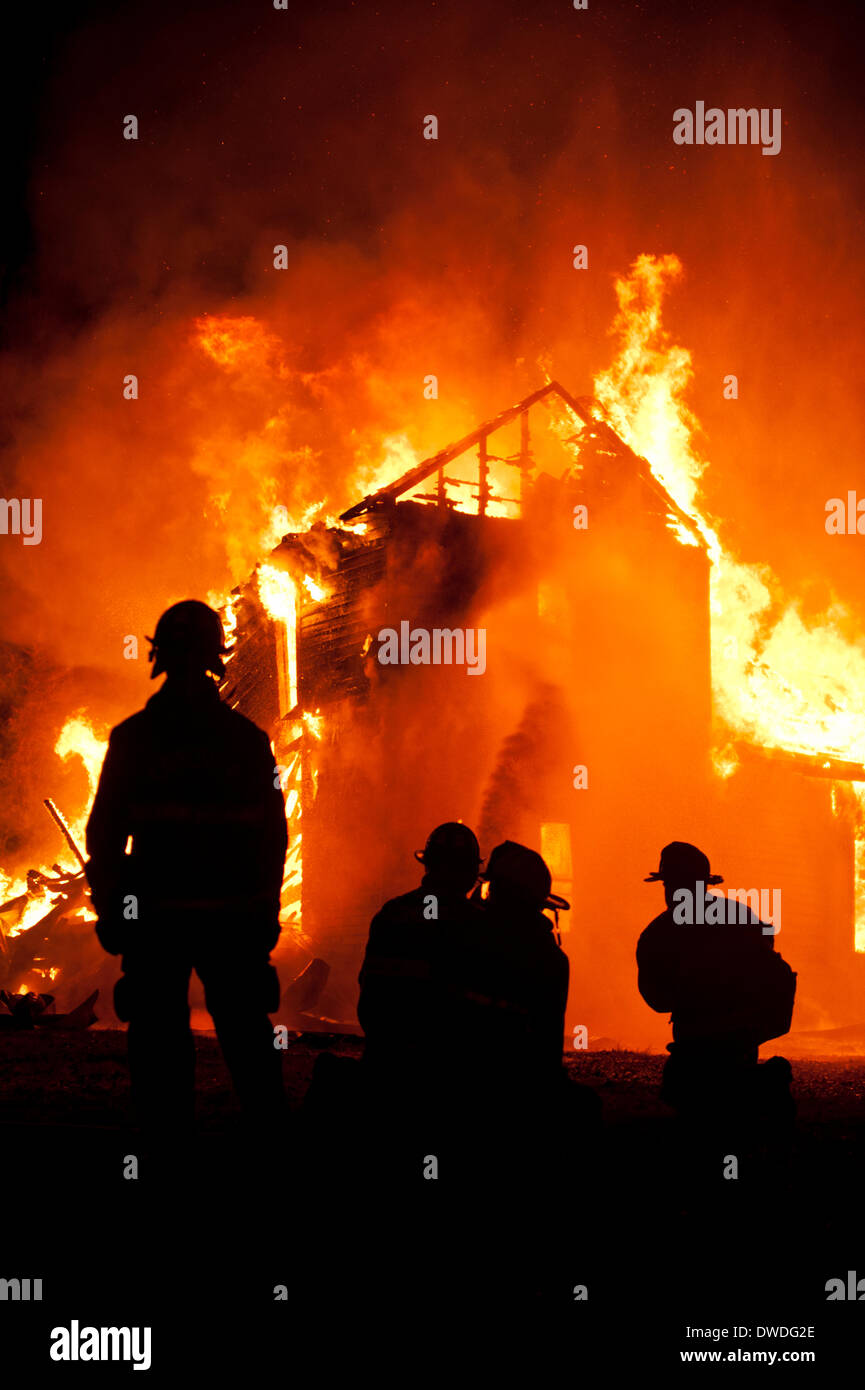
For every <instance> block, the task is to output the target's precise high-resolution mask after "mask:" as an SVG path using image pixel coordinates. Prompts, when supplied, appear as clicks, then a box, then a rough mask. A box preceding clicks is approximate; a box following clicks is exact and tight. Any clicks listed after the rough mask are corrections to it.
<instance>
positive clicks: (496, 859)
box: [481, 840, 570, 911]
mask: <svg viewBox="0 0 865 1390" xmlns="http://www.w3.org/2000/svg"><path fill="white" fill-rule="evenodd" d="M481 877H482V878H485V879H488V880H489V882H490V883H491V884H494V885H499V886H501V887H502V888H504V889H506V890H507V892H508V893H509V894H511V895H512V896H513V897H514V898H516V899H517V900H520V899H522V901H523V902H529V903H531V905H532V906H533V907H538V908H544V907H548V908H554V909H555V910H556V911H562V910H564V911H567V909H568V907H569V906H570V904H569V903H568V902H566V900H565V899H564V898H560V897H558V896H557V895H555V894H553V893H551V892H550V889H551V888H552V886H553V878H552V874H551V873H550V871H549V869H548V868H547V866H546V864H545V862H544V860H543V859H542V858H541V856H540V855H539V854H538V852H537V850H533V849H529V848H528V846H526V845H519V844H517V842H516V840H503V841H502V843H501V844H500V845H496V847H495V849H494V850H493V852H492V854H491V855H490V857H489V859H488V861H487V867H486V871H485V873H483V874H482V875H481Z"/></svg>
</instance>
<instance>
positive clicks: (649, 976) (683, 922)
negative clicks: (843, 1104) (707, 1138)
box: [637, 841, 796, 1128]
mask: <svg viewBox="0 0 865 1390" xmlns="http://www.w3.org/2000/svg"><path fill="white" fill-rule="evenodd" d="M645 881H646V882H647V883H654V882H661V883H663V885H664V897H665V899H666V904H667V906H666V910H665V911H664V912H662V913H661V914H660V916H658V917H656V918H655V919H654V921H652V922H650V923H649V925H648V927H646V929H645V931H644V932H643V933H642V935H641V936H640V939H639V942H638V944H637V967H638V985H639V990H640V993H641V995H642V996H643V998H644V999H645V1001H646V1003H647V1004H648V1005H649V1006H650V1008H652V1009H655V1010H656V1011H657V1012H659V1013H670V1014H671V1015H672V1024H673V1041H672V1043H670V1044H669V1045H668V1048H667V1051H668V1052H669V1053H670V1058H669V1061H668V1062H667V1063H666V1066H665V1068H664V1077H663V1084H662V1090H661V1095H662V1098H663V1099H664V1100H665V1101H667V1102H668V1104H670V1105H672V1106H673V1107H674V1108H675V1109H676V1110H678V1111H680V1113H682V1114H685V1115H687V1116H689V1117H690V1118H692V1119H695V1120H699V1121H702V1122H704V1123H712V1124H715V1123H716V1122H718V1121H720V1122H723V1123H725V1124H727V1125H728V1126H729V1124H730V1122H733V1123H734V1124H737V1125H741V1124H742V1123H744V1124H745V1125H746V1128H748V1127H749V1126H750V1125H752V1124H753V1123H754V1122H755V1121H766V1120H768V1121H769V1122H770V1123H774V1124H775V1125H776V1126H780V1127H782V1128H783V1127H785V1126H789V1124H790V1123H791V1122H792V1118H793V1114H794V1105H793V1101H792V1098H791V1096H790V1080H791V1076H792V1073H791V1068H790V1064H789V1062H787V1060H786V1059H785V1058H783V1057H773V1058H771V1059H770V1060H769V1061H767V1062H765V1063H763V1064H761V1065H760V1066H758V1063H757V1050H758V1048H759V1046H760V1044H761V1043H764V1042H768V1041H769V1040H770V1039H771V1038H778V1037H781V1036H782V1035H783V1034H784V1033H786V1032H788V1030H789V1028H790V1023H791V1019H792V1014H793V1000H794V997H795V993H796V975H795V972H794V971H792V970H791V969H790V967H789V965H788V964H787V963H786V961H785V960H783V959H782V957H781V956H780V955H779V953H778V952H777V951H776V950H775V944H774V932H775V928H774V927H772V926H767V925H766V924H765V923H763V922H761V921H760V919H759V918H758V917H757V916H756V915H755V914H754V913H753V912H751V911H750V909H749V908H747V907H746V906H745V905H744V904H736V921H735V922H731V921H730V913H729V905H730V902H731V901H733V900H728V899H726V898H724V897H720V896H716V895H714V894H708V893H707V892H706V889H707V888H708V887H709V886H712V885H715V884H718V883H722V882H723V879H722V878H721V876H720V874H713V873H711V871H710V865H709V860H708V858H707V857H706V855H705V854H703V853H702V851H701V850H699V849H697V847H696V846H695V845H691V844H687V843H685V842H682V841H674V842H673V843H672V844H669V845H667V846H666V847H665V848H664V849H663V850H662V852H661V860H660V865H659V867H658V869H657V871H656V872H655V873H652V874H650V875H649V877H648V878H647V879H646V880H645Z"/></svg>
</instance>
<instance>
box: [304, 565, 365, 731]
mask: <svg viewBox="0 0 865 1390" xmlns="http://www.w3.org/2000/svg"><path fill="white" fill-rule="evenodd" d="M385 561H386V543H385V541H384V540H383V539H378V540H375V541H372V542H370V543H369V544H368V545H364V546H362V547H359V548H356V549H352V550H344V551H343V553H342V554H341V556H340V560H339V565H338V568H337V569H336V570H335V571H334V572H332V573H330V574H328V575H327V586H328V589H329V590H330V593H329V596H328V598H327V600H326V601H324V602H322V603H313V602H311V601H309V600H306V601H305V602H304V603H303V604H302V606H301V611H300V621H299V623H298V682H299V693H300V703H301V705H302V706H303V707H304V708H306V709H316V708H318V707H319V706H321V705H325V704H327V703H329V702H331V701H333V700H340V699H343V698H344V697H345V696H346V695H355V696H360V695H362V694H363V693H364V692H365V690H366V685H367V682H366V677H365V676H364V671H363V657H362V655H361V652H362V648H363V644H364V641H365V639H366V637H367V634H368V633H369V632H370V626H371V621H372V618H371V614H370V610H369V604H368V599H369V597H370V595H371V593H372V591H373V590H374V589H375V588H376V586H377V585H378V584H379V583H380V581H381V579H382V577H383V575H384V572H385Z"/></svg>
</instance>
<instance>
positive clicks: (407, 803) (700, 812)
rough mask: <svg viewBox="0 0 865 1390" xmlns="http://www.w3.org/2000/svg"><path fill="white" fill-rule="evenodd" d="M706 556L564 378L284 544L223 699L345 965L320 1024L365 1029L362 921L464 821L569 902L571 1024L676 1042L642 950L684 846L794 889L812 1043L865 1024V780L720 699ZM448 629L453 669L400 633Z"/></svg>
mask: <svg viewBox="0 0 865 1390" xmlns="http://www.w3.org/2000/svg"><path fill="white" fill-rule="evenodd" d="M551 408H552V411H553V419H552V420H551V419H550V409H551ZM711 545H712V536H711V533H707V532H706V529H705V528H703V527H702V526H701V525H700V524H699V522H698V521H695V519H694V517H692V516H691V515H689V514H688V513H687V512H686V511H684V510H683V509H682V508H681V507H680V506H679V505H678V504H677V503H676V501H675V500H674V499H673V497H672V496H671V495H670V494H669V492H668V491H667V490H666V489H665V488H664V486H663V485H662V483H661V482H660V481H659V480H658V478H657V476H656V475H655V474H654V473H653V471H652V468H651V466H650V464H649V463H648V462H647V461H646V460H645V459H644V458H642V457H640V456H639V455H638V454H637V453H636V452H635V451H634V450H633V449H631V448H630V447H629V446H628V445H627V444H626V443H625V442H624V440H623V439H622V438H621V437H620V435H619V434H618V433H617V432H616V431H615V430H614V429H613V428H612V427H611V424H610V423H609V421H608V419H607V418H605V413H604V411H603V409H602V408H601V407H600V406H599V405H598V404H597V402H596V401H594V400H591V399H587V398H583V399H575V398H574V397H572V396H571V395H570V394H569V393H568V392H567V391H566V390H565V389H564V387H562V386H561V385H560V384H559V383H558V382H555V381H550V382H549V383H548V384H547V385H545V386H543V387H541V388H540V389H538V390H536V391H535V392H533V393H532V394H531V395H529V396H527V397H526V398H525V399H524V400H522V401H520V402H519V403H518V404H517V405H514V406H512V407H510V408H509V409H507V410H504V411H503V412H502V413H501V414H499V415H497V416H496V417H495V418H493V419H490V420H487V421H486V422H484V423H483V424H481V425H479V426H478V427H477V428H476V429H475V430H473V431H472V432H471V433H469V434H467V435H465V436H464V437H463V438H461V439H460V440H458V441H457V442H456V443H455V444H453V445H451V446H449V447H447V448H445V449H442V450H441V451H440V452H439V453H437V454H435V455H434V456H432V457H430V458H427V459H425V460H424V461H422V462H420V463H418V464H417V465H415V466H413V467H412V468H410V469H409V470H408V471H407V472H405V473H404V474H403V475H402V476H401V477H398V478H396V479H395V480H394V481H393V482H391V483H390V484H388V485H387V486H384V487H381V488H379V489H378V490H377V491H375V492H372V493H370V494H369V495H367V496H365V497H364V498H363V499H362V500H360V501H358V502H357V503H355V504H354V505H353V506H351V507H349V508H348V510H347V511H345V512H344V513H343V515H342V516H341V518H340V519H339V522H338V523H334V524H331V525H325V524H321V523H319V524H316V525H314V526H312V527H311V529H309V530H306V531H303V532H294V533H292V534H289V535H286V536H285V537H284V538H283V540H282V542H281V544H280V545H278V546H277V548H276V549H275V550H274V551H273V553H272V554H271V555H270V557H269V558H268V560H267V561H266V562H264V563H263V564H261V565H260V566H259V568H258V570H257V572H256V574H255V575H254V577H253V579H252V580H251V581H250V582H249V583H248V584H247V585H245V586H242V587H241V588H240V589H238V590H235V591H234V593H233V595H232V598H231V602H230V604H229V608H228V610H227V618H228V620H229V625H230V626H231V627H232V629H233V631H234V642H235V645H234V653H233V656H232V658H231V660H230V662H229V665H228V670H227V674H226V677H225V682H224V692H223V693H224V696H225V698H227V699H228V700H229V701H230V703H232V704H233V705H234V706H235V707H237V708H238V709H240V710H241V711H242V712H243V713H245V714H247V715H248V716H249V717H250V718H252V719H254V720H255V721H256V722H258V723H259V724H261V725H262V726H263V727H265V728H266V729H267V730H268V732H269V733H270V734H271V736H272V738H273V740H274V747H275V750H276V756H277V760H278V765H279V768H280V775H281V778H282V782H283V786H284V789H285V793H286V801H287V812H288V816H289V822H290V829H291V843H290V851H289V860H288V865H287V877H286V885H285V906H284V918H285V920H286V924H287V926H288V928H289V930H288V932H287V933H286V937H287V950H288V952H289V955H290V956H291V957H292V959H293V962H294V964H295V965H296V966H298V967H299V966H300V965H302V964H303V962H304V957H305V958H306V959H307V960H308V959H309V956H310V955H313V956H315V957H319V958H323V959H324V960H326V961H327V962H328V964H329V966H330V969H331V976H330V981H329V985H328V989H329V994H328V995H327V999H328V1009H327V1011H328V1012H329V1013H331V1014H335V1015H336V1016H337V1017H340V1018H342V1019H346V1018H353V1016H354V1014H353V1009H354V1002H355V996H356V989H355V981H356V977H357V970H358V967H359V964H360V959H361V955H362V951H363V945H364V940H365V937H366V932H367V930H368V925H369V921H370V918H371V916H372V914H373V913H374V912H375V911H376V909H377V907H378V906H380V904H381V903H382V902H383V901H384V900H385V899H386V898H388V897H391V896H393V895H394V894H396V893H398V892H402V891H405V890H406V889H407V888H408V887H410V886H412V885H413V884H414V883H415V882H416V881H417V872H418V871H417V867H416V865H415V863H414V860H413V858H412V852H413V851H414V850H415V849H417V848H418V847H419V846H421V845H422V844H423V842H424V839H425V836H426V834H427V833H428V831H429V830H430V828H431V827H432V826H433V825H435V824H437V823H438V822H440V821H443V820H454V819H461V820H464V821H466V822H467V823H468V824H470V825H472V826H473V827H474V828H475V829H476V830H477V833H478V836H479V839H480V842H481V850H482V853H483V854H485V855H486V854H488V853H489V852H490V850H491V849H492V847H493V846H494V845H495V844H496V843H498V842H499V841H500V840H502V839H504V838H511V839H517V840H521V841H523V842H524V843H526V844H528V845H530V846H532V847H533V848H536V849H538V850H540V851H541V853H542V854H543V855H544V857H545V858H546V860H547V862H548V863H549V865H550V867H551V870H552V872H553V877H554V891H555V892H557V893H559V894H561V895H562V896H564V897H565V898H567V899H568V900H569V901H570V902H571V903H572V909H573V910H572V911H571V912H570V913H569V914H563V916H562V918H561V920H560V922H559V929H560V931H561V933H562V944H563V946H564V948H565V949H566V951H567V953H568V955H569V957H570V962H571V992H570V1003H569V1020H568V1027H569V1029H570V1028H571V1027H572V1026H575V1025H577V1024H585V1025H586V1026H587V1027H588V1029H589V1033H590V1035H595V1036H596V1037H597V1036H604V1037H612V1038H615V1039H618V1040H621V1041H627V1042H630V1043H631V1044H634V1043H638V1044H640V1045H652V1044H658V1043H662V1042H663V1041H666V1025H665V1021H664V1020H663V1019H658V1018H654V1017H653V1016H651V1015H649V1013H648V1011H647V1010H646V1009H645V1006H644V1005H643V1004H642V1002H641V1000H640V999H639V997H638V995H637V991H636V984H635V967H634V945H635V941H636V937H637V934H638V932H639V930H640V929H641V927H642V926H643V925H644V924H645V922H646V921H648V920H649V919H650V918H651V917H653V916H654V915H655V914H656V913H657V912H658V911H660V910H661V903H660V901H659V896H658V889H657V888H652V887H649V886H647V885H646V884H645V883H644V879H645V877H646V875H647V874H648V873H649V872H650V871H651V870H653V869H654V868H655V867H656V865H657V858H658V853H659V850H660V847H661V846H662V845H663V844H664V843H666V842H667V841H669V840H671V839H674V838H684V839H690V840H693V841H696V842H697V843H701V844H704V845H705V847H706V848H707V849H708V850H709V852H710V854H711V855H712V858H713V867H716V868H718V869H720V871H721V872H722V873H724V874H725V878H726V882H727V884H728V885H730V886H731V887H733V886H739V887H740V888H741V889H743V890H750V889H755V888H759V887H763V888H771V889H773V890H776V891H777V892H779V893H780V897H779V898H778V903H779V916H778V925H779V927H780V932H781V934H780V937H779V945H780V948H781V949H782V950H783V952H784V955H785V957H786V958H787V959H788V960H789V961H790V962H791V964H792V965H793V966H794V968H796V969H797V970H798V971H799V973H800V987H799V1002H798V1006H797V1015H796V1018H795V1026H798V1027H799V1028H803V1029H819V1028H823V1027H827V1026H829V1025H830V1024H831V1025H835V1026H837V1025H841V1024H844V1023H848V1022H853V1021H855V1020H856V1018H857V1017H858V1016H859V1013H860V1005H859V999H860V997H861V984H862V980H861V975H862V972H861V969H860V968H859V967H860V965H861V959H862V958H861V956H857V954H856V952H855V944H856V943H855V853H854V831H855V827H856V824H857V817H858V814H859V811H858V806H859V803H858V801H857V799H856V798H855V796H854V795H853V793H852V792H851V790H850V785H851V782H853V781H854V780H856V779H861V778H863V777H865V771H863V769H862V768H861V767H859V766H857V765H852V764H849V763H842V762H841V761H840V760H839V759H833V758H827V757H818V756H810V755H807V754H801V755H798V756H796V755H783V754H781V753H780V752H779V751H778V750H775V751H772V750H768V749H766V748H765V747H763V746H761V745H759V744H752V743H751V742H749V741H748V740H744V741H743V740H741V739H739V740H738V741H737V742H736V741H733V737H732V735H731V733H730V732H729V731H728V730H727V729H726V728H725V724H724V719H723V717H722V715H721V714H720V713H719V711H718V710H717V708H716V707H715V704H714V702H713V670H712V664H713V662H712V645H711V620H710V578H711V565H712V556H711V553H710V552H711ZM436 631H437V632H438V633H439V634H444V642H445V646H444V649H443V650H440V651H439V653H438V655H439V658H440V659H439V660H438V661H436V660H435V659H434V658H433V657H430V658H429V659H426V657H425V653H424V646H423V642H422V641H420V640H419V641H418V642H417V644H416V645H415V647H414V655H412V650H411V648H410V647H407V646H406V640H405V639H406V638H407V637H408V636H409V634H426V633H428V634H433V633H434V632H436ZM388 633H393V634H394V635H396V634H400V635H401V637H402V639H403V641H402V644H401V649H400V652H401V659H397V660H393V659H391V657H392V655H393V654H391V657H388V658H387V659H386V658H385V656H384V650H383V648H384V643H385V642H386V640H388V639H387V634H388ZM481 634H482V647H483V654H484V660H483V665H482V666H481V663H480V662H479V661H476V663H475V669H471V666H470V664H467V659H466V660H461V654H462V656H464V657H465V655H466V653H467V652H468V651H470V650H474V651H475V653H477V652H478V651H479V650H480V648H479V647H478V645H477V639H479V638H480V637H481ZM473 639H475V646H474V647H472V645H471V644H472V640H473ZM719 750H724V751H723V752H722V753H719ZM781 903H782V904H783V915H781V908H780V904H781Z"/></svg>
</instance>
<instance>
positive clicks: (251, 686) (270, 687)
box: [220, 584, 279, 735]
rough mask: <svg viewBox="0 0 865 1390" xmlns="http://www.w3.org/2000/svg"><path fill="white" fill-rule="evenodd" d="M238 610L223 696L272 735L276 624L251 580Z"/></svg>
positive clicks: (276, 694) (276, 690)
mask: <svg viewBox="0 0 865 1390" xmlns="http://www.w3.org/2000/svg"><path fill="white" fill-rule="evenodd" d="M236 612H237V631H236V639H235V640H236V646H235V651H234V655H233V656H232V657H231V660H230V661H229V663H228V666H227V669H226V672H225V677H224V678H223V680H222V682H221V686H220V690H221V693H222V698H223V699H224V700H225V701H226V703H227V704H229V705H231V706H232V708H233V709H236V710H238V711H239V712H240V713H241V714H245V715H246V717H247V719H251V720H252V721H253V723H255V724H258V725H259V727H260V728H262V729H266V730H267V732H268V734H270V735H272V734H273V730H274V728H275V727H276V723H277V720H278V719H279V681H278V677H277V668H276V638H275V635H274V625H273V623H272V622H271V620H270V619H269V618H268V616H267V614H266V613H265V611H264V609H263V608H262V606H261V603H260V602H259V600H258V598H257V596H256V594H255V590H254V588H253V586H252V585H251V584H250V585H248V586H247V587H246V589H245V590H244V591H243V594H242V596H241V598H240V600H239V601H238V603H237V608H236Z"/></svg>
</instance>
